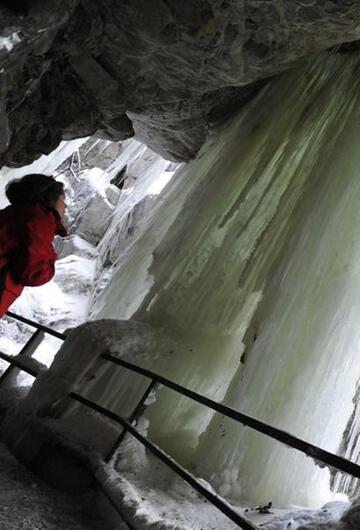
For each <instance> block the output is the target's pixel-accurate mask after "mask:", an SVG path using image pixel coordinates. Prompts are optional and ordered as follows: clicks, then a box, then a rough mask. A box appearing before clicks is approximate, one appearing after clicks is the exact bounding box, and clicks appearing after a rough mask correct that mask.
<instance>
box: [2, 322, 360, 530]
mask: <svg viewBox="0 0 360 530" xmlns="http://www.w3.org/2000/svg"><path fill="white" fill-rule="evenodd" d="M7 315H8V316H10V317H12V318H15V319H17V320H19V321H21V322H24V323H25V324H28V325H30V326H32V327H34V328H36V329H37V331H38V332H40V331H41V332H44V333H48V334H50V335H53V336H55V337H57V338H59V339H61V340H65V339H66V336H65V335H64V334H62V333H59V332H57V331H54V330H52V329H50V328H48V327H46V326H43V325H41V324H37V323H36V322H33V321H31V320H28V319H25V318H24V317H20V316H18V315H16V314H14V313H10V312H8V313H7ZM34 335H36V332H35V333H34ZM30 341H31V339H30V340H29V341H28V343H27V344H26V345H25V346H24V348H23V349H22V351H21V352H20V353H24V350H25V352H26V348H27V347H28V348H31V347H32V344H31V342H30ZM100 357H101V358H102V359H104V360H105V361H108V362H111V363H113V364H116V365H118V366H121V367H122V368H125V369H127V370H130V371H132V372H134V373H137V374H140V375H142V376H144V377H146V378H148V379H150V381H151V382H150V384H149V385H148V387H147V389H146V391H145V393H144V395H143V396H142V398H141V400H140V401H139V403H138V404H137V406H136V407H135V409H134V411H133V413H132V414H131V415H130V417H129V418H128V419H124V418H122V417H121V416H119V415H118V414H116V413H114V412H112V411H110V410H108V409H106V408H104V407H102V406H100V405H98V404H97V403H95V402H93V401H91V400H89V399H87V398H85V397H83V396H81V395H80V394H78V393H76V392H71V393H70V394H69V397H70V398H71V399H73V400H75V401H77V402H78V403H81V404H82V405H84V406H86V407H88V408H90V409H92V410H94V411H96V412H98V413H100V414H102V415H103V416H105V417H107V418H109V419H111V420H112V421H114V422H115V423H117V424H118V425H119V426H120V427H121V428H122V430H121V432H120V434H119V436H118V438H117V440H116V441H115V443H114V444H113V447H112V448H111V451H110V452H109V454H108V455H107V456H106V458H105V460H106V461H108V460H109V459H110V458H111V456H112V455H113V454H114V453H115V452H116V451H117V449H118V448H119V446H120V444H121V442H122V440H123V438H124V436H125V434H126V433H130V434H131V435H132V436H134V437H135V438H136V439H137V440H138V441H139V442H141V443H142V444H143V445H144V446H145V447H146V448H147V449H148V450H149V451H150V452H152V453H153V454H154V455H155V456H157V457H158V458H159V459H160V460H161V461H162V462H164V463H165V464H166V465H167V466H168V467H169V468H170V469H172V470H173V471H174V472H175V473H176V474H177V475H179V476H180V477H181V478H182V479H184V480H185V481H186V482H187V483H188V484H190V485H191V486H192V487H193V488H194V489H195V490H196V491H197V492H198V493H200V494H201V495H202V496H203V497H205V498H206V499H207V500H208V501H210V502H211V503H212V504H213V505H214V506H216V508H218V509H219V510H220V511H221V512H222V513H223V514H225V515H226V516H227V517H229V519H231V520H232V521H233V522H234V523H236V524H237V525H238V526H239V527H240V528H243V529H244V530H251V529H252V530H258V527H257V526H256V525H254V524H253V523H252V522H251V521H249V520H248V519H247V518H246V517H244V516H243V515H240V514H239V513H238V511H236V509H234V508H233V507H232V506H231V505H230V504H229V503H227V502H226V501H225V500H224V499H222V498H221V497H219V496H218V495H217V494H216V493H213V492H212V491H210V490H209V489H207V488H206V487H205V486H204V485H203V484H202V483H201V482H200V481H198V480H197V479H196V478H194V477H193V475H191V473H189V472H188V471H187V470H186V469H185V468H183V467H182V466H180V465H179V464H178V463H177V462H175V460H173V459H172V458H171V457H169V456H168V455H167V454H166V453H165V452H164V451H162V449H160V448H159V447H158V446H156V445H155V444H154V443H152V442H151V441H150V440H148V439H147V438H145V437H144V436H143V435H142V434H141V433H140V432H139V431H138V430H137V429H135V428H134V426H133V425H132V423H133V421H134V420H136V419H137V418H138V417H139V416H140V415H141V414H142V413H143V411H144V408H145V406H146V404H145V403H146V400H147V398H148V396H149V394H150V393H151V392H153V391H156V389H157V388H158V386H160V385H163V386H166V387H167V388H169V389H171V390H173V391H175V392H178V393H179V394H182V395H183V396H186V397H188V398H190V399H192V400H193V401H196V402H197V403H200V404H201V405H203V406H205V407H207V408H210V409H212V410H214V411H215V412H219V413H221V414H222V415H224V416H226V417H228V418H231V419H232V420H235V421H237V422H238V423H241V424H242V425H245V426H247V427H249V428H251V429H253V430H255V431H257V432H259V433H262V434H265V435H266V436H268V437H270V438H272V439H274V440H277V441H279V442H281V443H283V444H285V445H286V446H287V447H290V448H293V449H296V450H298V451H300V452H302V453H303V454H305V455H306V456H309V457H311V458H313V459H314V460H316V461H319V462H322V463H323V464H326V465H327V466H330V467H332V468H335V469H337V470H338V471H341V472H343V473H347V474H350V475H352V476H354V477H357V478H360V465H358V464H355V463H354V462H351V461H350V460H347V459H345V458H343V457H341V456H338V455H336V454H334V453H331V452H329V451H326V450H324V449H321V448H320V447H317V446H315V445H313V444H310V443H308V442H306V441H304V440H302V439H300V438H297V437H296V436H293V435H291V434H289V433H287V432H285V431H283V430H281V429H278V428H276V427H273V426H271V425H268V424H267V423H264V422H262V421H260V420H258V419H256V418H254V417H252V416H248V415H247V414H244V413H242V412H239V411H238V410H235V409H233V408H231V407H228V406H226V405H223V404H222V403H218V402H216V401H213V400H212V399H209V398H207V397H206V396H203V395H201V394H198V393H197V392H194V391H193V390H190V389H188V388H186V387H183V386H181V385H179V384H177V383H175V382H173V381H171V380H169V379H167V378H166V377H163V376H161V375H159V374H156V373H155V372H152V371H150V370H147V369H145V368H141V367H139V366H137V365H135V364H132V363H130V362H128V361H124V360H123V359H120V358H118V357H115V356H114V355H112V354H111V353H103V354H102V355H100ZM0 358H1V359H3V360H5V361H7V362H8V363H9V364H10V365H11V366H12V365H13V366H15V367H17V368H19V369H21V370H23V371H25V372H27V373H29V374H30V375H32V376H33V377H36V376H37V375H38V373H37V371H36V370H35V369H34V368H30V367H27V366H26V365H25V364H24V363H22V362H21V360H20V359H19V358H15V359H14V358H13V357H11V356H10V355H7V354H4V353H2V352H0ZM9 369H11V367H10V368H9ZM9 369H8V370H9ZM5 374H6V372H5ZM5 374H3V376H4V375H5ZM1 379H2V378H1ZM1 379H0V382H1Z"/></svg>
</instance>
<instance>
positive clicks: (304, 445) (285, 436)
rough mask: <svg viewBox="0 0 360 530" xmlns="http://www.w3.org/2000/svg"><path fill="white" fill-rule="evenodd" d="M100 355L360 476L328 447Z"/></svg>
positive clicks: (359, 470)
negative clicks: (305, 439) (320, 445)
mask: <svg viewBox="0 0 360 530" xmlns="http://www.w3.org/2000/svg"><path fill="white" fill-rule="evenodd" d="M100 357H102V358H103V359H106V360H107V361H110V362H112V363H114V364H117V365H119V366H122V367H123V368H126V369H127V370H131V371H132V372H136V373H138V374H141V375H143V376H145V377H148V378H149V379H152V380H154V381H156V382H157V383H160V384H162V385H164V386H166V387H168V388H170V389H171V390H174V391H175V392H178V393H180V394H182V395H184V396H186V397H188V398H190V399H192V400H194V401H196V402H197V403H200V404H201V405H204V406H205V407H207V408H210V409H212V410H215V411H216V412H220V414H223V415H224V416H226V417H228V418H231V419H233V420H235V421H237V422H238V423H241V424H243V425H246V426H247V427H250V428H251V429H253V430H255V431H257V432H260V433H262V434H265V435H266V436H269V437H270V438H273V439H274V440H277V441H279V442H281V443H283V444H285V445H287V446H288V447H290V448H292V449H297V450H298V451H301V452H302V453H304V454H305V455H306V456H309V457H311V458H313V459H315V460H319V461H321V462H323V463H324V464H326V465H329V466H331V467H333V468H335V469H338V470H339V471H342V472H344V473H347V474H350V475H353V476H354V477H357V478H360V465H358V464H355V463H354V462H351V461H350V460H347V459H345V458H343V457H341V456H338V455H335V454H334V453H330V452H329V451H326V450H325V449H321V448H320V447H317V446H316V445H313V444H311V443H309V442H305V441H304V440H301V439H300V438H297V437H296V436H293V435H292V434H289V433H287V432H286V431H283V430H281V429H278V428H276V427H273V426H271V425H269V424H267V423H264V422H262V421H260V420H258V419H256V418H253V417H252V416H248V415H247V414H244V413H242V412H239V411H238V410H235V409H233V408H230V407H228V406H227V405H223V404H222V403H218V402H217V401H213V400H212V399H210V398H207V397H205V396H203V395H201V394H198V393H197V392H194V391H193V390H190V389H188V388H185V387H183V386H181V385H178V384H177V383H174V382H173V381H170V380H169V379H167V378H166V377H163V376H161V375H159V374H156V373H154V372H152V371H151V370H147V369H146V368H141V367H140V366H136V365H135V364H132V363H129V362H128V361H124V360H123V359H119V358H117V357H115V356H114V355H111V354H108V353H103V354H102V355H101V356H100Z"/></svg>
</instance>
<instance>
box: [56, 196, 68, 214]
mask: <svg viewBox="0 0 360 530" xmlns="http://www.w3.org/2000/svg"><path fill="white" fill-rule="evenodd" d="M65 199H66V197H65V193H62V194H61V195H60V196H59V198H58V199H57V201H56V202H55V204H54V208H55V210H56V211H57V212H58V214H59V215H60V217H61V219H62V218H63V217H64V214H65V210H66V202H65Z"/></svg>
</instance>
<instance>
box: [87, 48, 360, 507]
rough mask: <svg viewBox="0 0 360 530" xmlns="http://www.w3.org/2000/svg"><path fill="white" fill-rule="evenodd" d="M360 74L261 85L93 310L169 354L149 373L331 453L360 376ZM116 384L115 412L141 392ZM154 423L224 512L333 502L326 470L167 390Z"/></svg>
mask: <svg viewBox="0 0 360 530" xmlns="http://www.w3.org/2000/svg"><path fill="white" fill-rule="evenodd" d="M359 67H360V64H359V60H358V59H357V58H356V56H355V55H351V54H350V55H346V56H345V55H340V54H338V55H330V54H325V55H322V56H320V57H319V58H318V59H317V60H312V61H311V62H310V63H309V62H306V63H304V64H303V66H302V67H301V68H298V69H296V70H293V71H290V72H288V73H286V74H284V75H283V76H282V77H281V78H278V79H276V80H273V81H272V82H270V83H269V84H268V85H267V86H266V87H265V88H264V89H263V91H262V92H261V93H260V94H259V95H258V96H257V97H256V99H255V100H253V101H252V102H251V103H250V104H248V106H247V107H246V108H245V109H244V110H243V111H242V112H241V113H240V114H239V115H238V116H237V117H236V118H235V119H234V120H233V121H232V122H231V123H230V124H228V125H226V126H224V128H223V130H222V131H221V132H220V133H219V134H218V135H217V136H216V137H213V138H211V139H210V140H209V141H208V143H207V144H206V145H205V146H204V147H203V148H202V150H201V152H200V153H199V155H198V157H197V159H196V160H194V161H193V162H192V163H190V164H189V165H188V166H187V167H186V168H182V169H181V170H180V172H179V173H177V174H176V175H175V176H174V177H173V179H172V180H171V181H170V183H169V184H168V185H167V186H166V188H165V189H164V191H163V192H162V194H161V196H160V199H159V201H158V202H157V204H156V206H155V207H154V209H153V211H152V214H151V216H150V217H149V219H148V222H147V226H146V228H145V229H144V230H143V232H142V233H141V234H140V235H139V237H138V239H137V240H136V241H135V242H134V243H133V244H132V245H131V246H130V248H128V249H127V252H126V254H125V255H124V256H122V257H121V258H120V260H119V262H118V265H117V269H116V271H115V273H114V275H113V277H112V279H111V281H110V283H109V285H108V287H107V288H106V290H105V291H104V292H103V293H102V295H101V296H100V298H99V300H98V301H97V304H98V307H99V308H101V307H102V309H101V311H100V312H99V315H98V316H101V317H111V318H129V317H131V316H134V317H135V318H136V319H141V320H146V321H147V322H148V323H150V324H151V325H152V326H154V327H155V328H156V329H164V330H165V331H166V333H167V334H170V335H172V336H173V337H174V338H175V339H176V340H177V342H178V344H179V347H178V348H177V349H175V350H174V352H172V355H171V356H170V357H169V356H167V358H166V360H163V361H162V360H161V358H160V359H159V358H156V359H154V361H153V362H150V363H149V364H150V366H151V367H152V368H153V369H154V370H157V371H160V372H162V373H164V374H166V375H168V376H169V377H171V378H173V379H175V380H176V381H178V382H180V383H182V384H184V385H185V386H188V387H190V388H192V389H195V390H197V391H198V392H201V393H204V394H206V395H208V396H209V397H211V398H213V399H216V400H223V401H224V402H225V403H227V404H229V405H231V406H233V407H235V408H238V409H239V410H242V411H244V412H246V413H248V414H251V415H254V416H256V417H258V418H259V419H261V420H264V421H266V422H269V423H271V424H273V425H275V426H277V427H281V428H283V429H285V430H288V431H290V432H292V433H293V434H296V435H297V436H299V437H302V438H304V439H306V440H307V441H309V442H312V443H315V444H317V445H320V446H321V447H323V448H325V449H328V450H331V451H336V450H337V447H338V446H339V443H340V441H341V437H342V433H343V430H344V428H345V426H346V423H347V420H348V418H349V416H350V414H351V412H352V408H353V404H352V398H353V395H354V393H355V388H356V382H357V379H358V377H359V372H360V370H359V368H360V361H359V350H360V344H359V341H360V327H359V325H358V322H359V321H360V238H359V232H360V208H359V204H360V180H359V176H358V173H359V167H360V151H359V149H358V144H359V141H360V111H359V108H360V107H359V103H360V73H359V72H360V70H359ZM108 237H109V234H108ZM169 359H170V360H169ZM241 360H242V361H243V362H241ZM111 370H112V374H111V376H110V375H109V378H108V383H107V384H104V382H103V383H102V386H101V388H97V389H96V393H97V395H99V394H101V395H102V402H103V403H106V404H108V405H109V404H111V406H113V407H115V408H116V409H117V410H119V411H120V412H124V410H125V409H127V408H128V407H129V406H130V405H131V403H130V401H129V399H130V398H129V397H128V396H130V395H131V399H133V397H134V388H138V389H139V392H140V390H141V387H142V383H140V382H139V378H138V377H135V376H134V377H130V376H129V374H128V373H127V374H126V375H125V374H123V373H121V371H120V370H119V372H116V373H114V372H113V369H111ZM103 381H104V380H103ZM130 388H131V389H132V392H130V391H129V389H130ZM147 417H148V418H149V420H150V429H149V435H150V437H151V438H152V439H153V440H155V441H156V442H157V443H159V444H160V445H161V446H162V447H163V448H164V449H165V450H166V451H168V452H169V453H171V454H173V455H174V456H176V457H177V458H178V459H179V460H180V461H181V462H182V463H184V464H185V465H187V466H190V467H191V469H192V470H195V473H197V474H198V475H199V476H202V477H204V478H205V479H206V480H208V481H209V482H210V483H211V484H212V485H213V486H214V487H215V488H216V489H217V490H218V491H219V492H220V493H222V494H224V495H226V496H228V497H229V498H234V499H242V500H249V501H253V502H262V501H265V500H269V499H272V500H273V501H274V502H275V503H277V504H278V505H279V504H282V505H285V504H289V503H293V504H303V505H318V504H319V503H322V502H323V501H325V500H329V499H330V497H331V492H330V486H329V476H330V474H329V471H328V470H327V469H324V470H321V469H320V468H319V467H317V466H316V464H315V463H314V462H312V461H311V460H310V459H306V458H305V457H303V456H302V455H300V454H298V453H297V452H296V451H295V450H290V449H286V448H284V447H282V446H281V445H279V444H278V443H275V442H272V441H270V440H269V439H267V438H266V437H264V436H261V435H259V434H256V433H252V432H250V431H249V429H247V428H242V427H241V426H240V425H238V424H236V423H234V422H232V421H230V420H226V419H224V418H223V417H220V416H219V415H213V414H212V413H210V412H209V411H205V410H204V409H203V408H202V407H201V406H199V405H196V404H194V403H192V402H190V401H189V400H188V399H185V398H183V399H179V396H178V395H175V394H174V393H172V392H170V391H169V390H165V389H161V390H160V391H159V393H158V398H157V401H156V403H154V404H153V405H151V406H150V407H149V408H148V411H147Z"/></svg>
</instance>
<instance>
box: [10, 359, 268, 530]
mask: <svg viewBox="0 0 360 530" xmlns="http://www.w3.org/2000/svg"><path fill="white" fill-rule="evenodd" d="M0 358H2V359H4V360H5V361H7V362H9V363H11V364H13V365H15V366H16V367H18V368H20V369H21V370H23V371H24V372H27V373H28V374H30V375H32V376H33V377H36V376H37V375H38V374H39V371H38V370H36V369H34V368H29V367H28V366H26V365H25V364H23V363H22V362H21V361H20V360H19V359H14V358H13V357H12V356H11V355H7V354H6V353H3V352H0ZM69 397H70V398H71V399H73V400H74V401H77V402H78V403H81V404H82V405H84V406H86V407H88V408H90V409H92V410H94V411H96V412H98V413H100V414H102V415H103V416H106V417H107V418H109V419H111V420H112V421H114V422H116V423H118V424H119V425H120V426H121V427H122V428H123V429H125V430H126V431H127V432H129V433H131V434H132V435H133V436H134V437H135V438H136V439H137V440H139V442H140V443H142V444H143V445H144V447H146V448H147V449H148V450H149V451H151V452H152V453H153V454H154V455H155V456H157V457H158V458H159V459H160V460H161V461H162V462H164V463H165V464H166V465H167V466H168V467H169V468H170V469H172V470H173V471H175V473H176V474H177V475H179V476H180V477H181V478H182V479H183V480H185V482H187V483H188V484H189V485H190V486H192V487H193V488H194V489H195V490H196V491H197V492H198V493H200V494H201V495H202V496H203V497H205V498H206V499H207V500H208V501H210V502H211V503H212V504H213V505H214V506H215V507H216V508H217V509H218V510H220V511H221V512H222V513H223V514H224V515H226V516H227V517H228V518H229V519H231V520H232V521H233V522H234V523H236V524H237V525H238V526H239V527H240V528H242V529H243V530H259V528H258V526H256V525H254V524H253V523H252V522H251V521H249V520H248V519H247V518H246V517H244V516H241V515H240V514H239V513H238V512H237V511H236V510H234V509H233V508H232V507H231V506H230V504H228V503H227V502H226V501H224V500H223V499H222V498H221V497H219V496H218V495H217V494H216V493H213V492H212V491H210V490H209V489H207V488H206V487H205V486H204V485H203V484H201V482H199V481H198V480H197V479H196V478H194V477H193V475H191V473H189V472H188V471H187V470H186V469H185V468H183V467H182V466H180V465H179V464H178V463H177V462H175V460H173V459H172V458H171V457H170V456H168V455H167V454H166V453H165V452H164V451H163V450H162V449H160V448H159V447H158V446H157V445H155V444H154V443H152V442H150V440H148V439H147V438H145V437H144V436H143V435H142V434H141V433H140V432H139V431H138V430H137V429H135V428H134V427H133V426H132V425H131V423H129V422H128V421H127V420H125V419H124V418H122V417H121V416H119V415H118V414H115V413H114V412H111V411H110V410H108V409H106V408H104V407H102V406H101V405H98V404H97V403H94V402H93V401H91V400H89V399H87V398H85V397H83V396H81V395H80V394H78V393H77V392H70V394H69ZM101 486H102V485H101ZM102 487H103V486H102ZM107 496H108V495H107ZM110 500H111V501H112V499H110Z"/></svg>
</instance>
